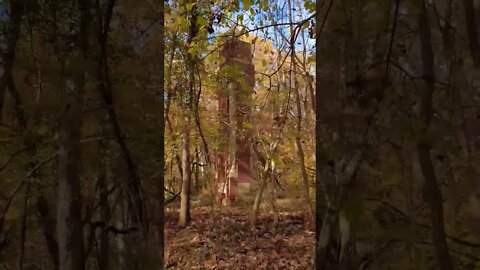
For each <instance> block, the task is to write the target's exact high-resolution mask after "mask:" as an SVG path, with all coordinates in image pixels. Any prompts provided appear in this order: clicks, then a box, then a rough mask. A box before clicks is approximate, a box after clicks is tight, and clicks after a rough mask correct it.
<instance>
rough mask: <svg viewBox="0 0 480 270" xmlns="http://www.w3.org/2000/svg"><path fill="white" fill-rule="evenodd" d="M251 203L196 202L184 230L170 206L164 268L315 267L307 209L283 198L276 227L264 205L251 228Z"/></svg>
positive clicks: (172, 207) (312, 228) (312, 239)
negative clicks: (206, 203)
mask: <svg viewBox="0 0 480 270" xmlns="http://www.w3.org/2000/svg"><path fill="white" fill-rule="evenodd" d="M282 200H283V202H282ZM247 206H248V205H246V204H245V205H243V206H242V205H237V206H232V207H228V208H227V207H222V208H219V207H218V206H217V207H215V209H214V208H212V207H211V206H195V204H194V203H192V211H191V217H192V222H191V224H190V225H189V226H187V227H186V228H184V229H181V228H179V226H178V225H177V223H178V207H176V206H175V205H172V206H171V207H169V208H166V209H165V243H166V247H165V266H166V267H165V268H166V269H192V270H193V269H232V270H233V269H300V270H301V269H314V267H313V258H314V256H313V254H314V247H315V232H314V227H313V226H312V224H310V223H309V222H308V221H307V218H306V215H305V214H304V212H305V211H299V210H298V208H301V205H300V203H299V202H298V201H291V200H286V199H281V200H280V201H279V202H278V208H279V211H280V221H279V223H278V226H277V227H276V228H272V223H273V218H272V215H270V214H269V213H268V211H267V210H266V209H265V208H263V207H262V209H261V211H263V212H262V213H260V215H259V219H258V222H257V226H256V228H252V226H251V225H250V222H249V220H250V215H251V207H247ZM213 209H214V210H213ZM295 209H297V210H295Z"/></svg>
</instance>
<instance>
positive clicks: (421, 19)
mask: <svg viewBox="0 0 480 270" xmlns="http://www.w3.org/2000/svg"><path fill="white" fill-rule="evenodd" d="M419 8H420V10H419V14H418V26H419V30H420V33H419V34H420V42H421V55H422V64H423V73H424V75H423V78H424V80H425V81H424V84H423V92H422V93H421V117H422V122H423V129H424V130H423V136H422V138H421V139H420V141H419V142H418V143H417V152H418V160H419V164H420V168H421V171H422V174H423V177H424V180H425V183H424V187H423V189H424V192H425V194H426V197H427V201H428V204H429V207H430V221H431V223H432V238H433V239H432V240H433V243H434V245H435V253H436V257H437V262H438V266H439V267H440V269H442V270H452V269H453V265H452V261H451V258H450V254H449V252H448V246H447V241H446V236H445V226H444V220H443V199H442V193H441V187H440V186H439V184H438V182H437V178H436V175H435V169H434V167H433V164H432V160H431V157H430V146H429V144H428V142H427V141H426V138H425V136H426V134H427V132H428V128H429V126H430V123H431V118H432V103H433V93H434V90H435V74H434V55H433V47H432V41H431V32H430V25H429V22H428V13H427V11H426V7H425V1H424V0H422V1H421V5H420V7H419Z"/></svg>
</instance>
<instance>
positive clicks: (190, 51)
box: [188, 46, 197, 55]
mask: <svg viewBox="0 0 480 270" xmlns="http://www.w3.org/2000/svg"><path fill="white" fill-rule="evenodd" d="M196 52H197V49H196V48H195V46H191V47H190V48H189V49H188V53H189V54H192V55H195V53H196Z"/></svg>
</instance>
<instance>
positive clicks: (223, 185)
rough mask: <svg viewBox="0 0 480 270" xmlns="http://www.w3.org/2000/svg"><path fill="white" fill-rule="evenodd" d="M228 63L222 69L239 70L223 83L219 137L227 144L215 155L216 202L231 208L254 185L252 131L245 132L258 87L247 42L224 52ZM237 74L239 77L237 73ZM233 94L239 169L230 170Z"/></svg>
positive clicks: (236, 43)
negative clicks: (254, 94)
mask: <svg viewBox="0 0 480 270" xmlns="http://www.w3.org/2000/svg"><path fill="white" fill-rule="evenodd" d="M221 55H222V57H224V59H225V62H224V63H223V66H222V68H225V67H233V68H234V69H236V72H235V74H240V75H239V76H232V78H227V79H226V81H224V82H222V83H221V85H222V86H223V85H225V87H224V91H219V94H218V113H219V116H220V117H219V119H220V123H221V128H220V134H221V137H222V138H225V143H224V144H223V145H222V146H221V147H220V151H219V153H217V155H216V167H217V177H216V179H217V183H218V194H217V199H219V200H221V201H223V203H224V204H228V203H229V202H232V201H234V200H235V198H236V197H237V196H238V195H239V194H242V193H245V192H249V191H250V189H251V186H252V185H253V184H254V183H255V181H254V179H253V178H252V164H251V152H252V150H251V138H252V131H251V129H249V128H245V126H244V125H245V122H247V121H249V118H250V115H251V110H252V108H251V99H252V94H253V89H254V86H255V67H254V65H253V63H252V61H253V57H252V48H251V44H250V43H248V42H244V41H240V40H233V41H230V42H229V43H228V44H226V45H225V46H224V48H223V50H222V52H221ZM237 72H238V73H237ZM230 94H234V95H235V97H234V99H235V105H234V106H235V116H234V117H235V119H236V123H237V125H236V127H235V135H234V136H235V138H236V145H235V148H234V149H235V150H234V152H235V158H236V164H237V166H236V167H231V164H230V163H231V162H229V157H230V154H231V153H230V150H231V149H230V147H229V146H230V145H229V140H230V139H231V137H230V136H231V130H230V115H229V111H230V109H232V108H230V106H231V104H230V102H229V95H230Z"/></svg>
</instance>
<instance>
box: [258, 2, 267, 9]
mask: <svg viewBox="0 0 480 270" xmlns="http://www.w3.org/2000/svg"><path fill="white" fill-rule="evenodd" d="M259 5H260V9H261V10H263V11H267V10H268V0H263V1H259Z"/></svg>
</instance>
